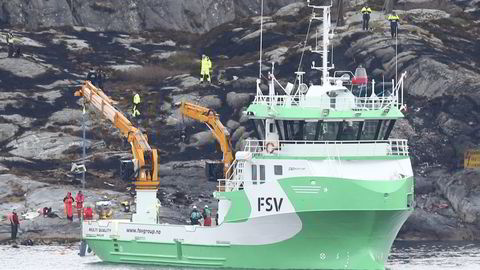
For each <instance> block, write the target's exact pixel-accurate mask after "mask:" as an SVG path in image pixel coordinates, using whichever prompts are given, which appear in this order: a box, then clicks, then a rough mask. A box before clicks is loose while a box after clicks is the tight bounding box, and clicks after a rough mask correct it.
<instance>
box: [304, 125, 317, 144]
mask: <svg viewBox="0 0 480 270" xmlns="http://www.w3.org/2000/svg"><path fill="white" fill-rule="evenodd" d="M304 127H305V132H304V133H303V139H304V140H306V141H314V140H315V131H316V129H317V122H306V123H305V125H304Z"/></svg>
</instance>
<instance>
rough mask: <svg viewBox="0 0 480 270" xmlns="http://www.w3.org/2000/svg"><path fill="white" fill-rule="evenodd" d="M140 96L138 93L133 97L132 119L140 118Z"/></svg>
mask: <svg viewBox="0 0 480 270" xmlns="http://www.w3.org/2000/svg"><path fill="white" fill-rule="evenodd" d="M140 102H141V100H140V95H139V94H138V93H135V95H134V96H133V108H132V117H133V118H135V117H137V116H140V111H139V110H138V109H139V107H140Z"/></svg>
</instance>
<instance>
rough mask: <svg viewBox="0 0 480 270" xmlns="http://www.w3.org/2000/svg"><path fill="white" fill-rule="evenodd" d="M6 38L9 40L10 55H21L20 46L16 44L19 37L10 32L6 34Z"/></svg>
mask: <svg viewBox="0 0 480 270" xmlns="http://www.w3.org/2000/svg"><path fill="white" fill-rule="evenodd" d="M5 40H6V41H7V46H8V57H9V58H10V57H17V58H18V57H20V56H21V52H20V47H19V46H17V45H15V43H17V42H18V40H17V39H15V37H14V36H13V34H12V32H11V31H10V32H8V33H7V34H6V36H5Z"/></svg>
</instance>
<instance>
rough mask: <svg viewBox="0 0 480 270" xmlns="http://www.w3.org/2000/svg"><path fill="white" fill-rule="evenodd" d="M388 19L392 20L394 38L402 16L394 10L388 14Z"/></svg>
mask: <svg viewBox="0 0 480 270" xmlns="http://www.w3.org/2000/svg"><path fill="white" fill-rule="evenodd" d="M388 20H389V21H390V33H391V34H392V38H394V37H396V36H397V33H398V21H400V18H399V17H398V15H397V14H396V13H395V12H392V14H390V15H389V16H388Z"/></svg>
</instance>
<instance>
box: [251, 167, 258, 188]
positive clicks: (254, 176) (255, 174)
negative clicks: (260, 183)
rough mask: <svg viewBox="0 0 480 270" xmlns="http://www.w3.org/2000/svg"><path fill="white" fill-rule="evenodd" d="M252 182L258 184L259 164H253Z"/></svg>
mask: <svg viewBox="0 0 480 270" xmlns="http://www.w3.org/2000/svg"><path fill="white" fill-rule="evenodd" d="M252 182H253V184H254V185H256V184H257V165H252Z"/></svg>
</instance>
